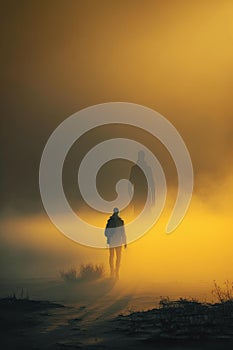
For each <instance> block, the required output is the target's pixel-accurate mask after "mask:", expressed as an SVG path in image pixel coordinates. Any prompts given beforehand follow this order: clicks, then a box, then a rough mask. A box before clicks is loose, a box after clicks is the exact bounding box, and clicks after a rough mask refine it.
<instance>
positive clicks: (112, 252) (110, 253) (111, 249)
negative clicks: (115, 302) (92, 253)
mask: <svg viewBox="0 0 233 350" xmlns="http://www.w3.org/2000/svg"><path fill="white" fill-rule="evenodd" d="M113 260H114V248H109V266H110V272H111V277H113V276H114V261H113Z"/></svg>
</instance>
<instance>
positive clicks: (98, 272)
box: [79, 264, 104, 280]
mask: <svg viewBox="0 0 233 350" xmlns="http://www.w3.org/2000/svg"><path fill="white" fill-rule="evenodd" d="M103 272H104V268H103V265H93V264H87V265H81V267H80V272H79V279H82V280H84V279H85V280H93V279H97V278H100V277H102V276H103Z"/></svg>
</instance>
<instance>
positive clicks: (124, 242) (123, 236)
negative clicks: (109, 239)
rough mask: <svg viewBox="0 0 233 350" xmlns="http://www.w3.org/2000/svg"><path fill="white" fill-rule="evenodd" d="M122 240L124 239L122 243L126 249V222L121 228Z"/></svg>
mask: <svg viewBox="0 0 233 350" xmlns="http://www.w3.org/2000/svg"><path fill="white" fill-rule="evenodd" d="M121 238H122V243H123V244H124V246H125V248H126V247H127V239H126V233H125V226H124V221H123V224H122V226H121Z"/></svg>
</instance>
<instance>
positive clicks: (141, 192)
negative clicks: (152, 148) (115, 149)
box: [128, 151, 155, 216]
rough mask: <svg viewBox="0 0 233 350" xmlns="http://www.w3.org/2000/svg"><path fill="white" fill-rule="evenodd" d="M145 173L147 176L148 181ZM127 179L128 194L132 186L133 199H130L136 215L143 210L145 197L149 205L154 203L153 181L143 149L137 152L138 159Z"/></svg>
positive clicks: (130, 192)
mask: <svg viewBox="0 0 233 350" xmlns="http://www.w3.org/2000/svg"><path fill="white" fill-rule="evenodd" d="M142 169H143V170H142ZM145 174H147V176H148V182H147V178H146V176H145ZM129 181H130V183H131V184H129V187H128V192H129V194H130V195H131V194H132V188H133V190H134V192H133V200H132V201H131V205H132V209H133V215H135V216H138V215H139V214H140V213H141V211H142V210H143V207H144V205H145V202H146V200H147V199H148V200H149V202H150V205H151V207H152V206H154V204H155V183H154V178H153V173H152V170H151V168H150V166H149V165H148V164H147V162H146V160H145V153H144V151H139V152H138V160H137V163H136V164H135V165H134V166H132V168H131V171H130V178H129ZM132 185H133V186H132ZM147 197H148V198H147Z"/></svg>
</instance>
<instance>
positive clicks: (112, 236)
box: [105, 208, 127, 279]
mask: <svg viewBox="0 0 233 350" xmlns="http://www.w3.org/2000/svg"><path fill="white" fill-rule="evenodd" d="M118 214H119V209H118V208H114V209H113V214H112V215H111V216H110V218H109V219H108V222H107V225H106V228H105V236H106V237H107V244H109V265H110V271H111V277H116V278H117V279H118V278H119V269H120V263H121V250H122V245H124V246H125V248H126V247H127V243H126V234H125V228H124V221H123V220H122V219H121V218H120V217H119V216H118ZM115 254H116V268H115V270H114V255H115Z"/></svg>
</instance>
